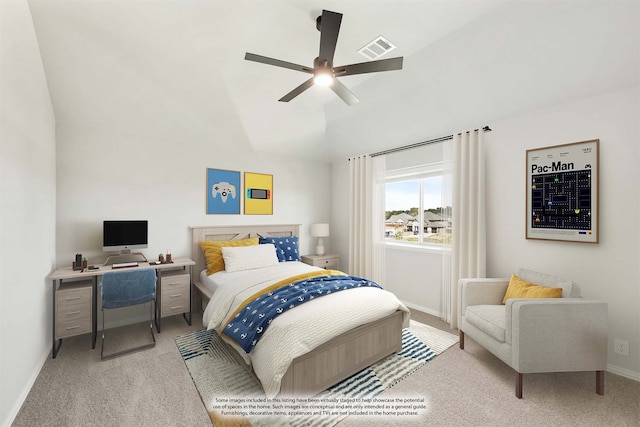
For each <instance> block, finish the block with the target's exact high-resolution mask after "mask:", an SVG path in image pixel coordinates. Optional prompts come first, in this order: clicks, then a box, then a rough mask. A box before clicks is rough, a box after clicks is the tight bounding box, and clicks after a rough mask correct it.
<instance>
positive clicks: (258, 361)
mask: <svg viewBox="0 0 640 427" xmlns="http://www.w3.org/2000/svg"><path fill="white" fill-rule="evenodd" d="M317 269H318V268H317V267H311V266H309V265H307V264H303V263H301V262H282V263H280V264H279V265H277V266H273V267H266V268H260V269H255V270H245V271H238V272H234V273H226V272H224V271H221V272H219V273H215V274H213V275H211V276H210V277H209V278H210V279H211V280H214V281H215V282H216V284H217V286H218V287H217V290H216V292H215V293H214V294H213V297H212V298H211V300H210V301H209V304H208V305H207V308H206V309H205V312H204V316H203V324H204V325H205V326H206V327H207V328H208V329H215V330H216V331H220V330H222V329H223V328H224V325H225V323H226V322H225V321H226V320H227V319H228V318H229V316H230V315H231V314H232V313H233V312H234V311H235V309H236V308H237V307H238V306H239V305H240V304H242V302H243V301H244V300H245V299H247V298H248V297H250V296H251V295H253V294H255V293H256V292H258V291H260V290H261V289H264V288H266V287H267V286H269V285H272V284H274V283H276V282H279V281H281V280H284V279H286V278H288V277H291V276H295V275H297V274H301V273H305V272H307V271H310V270H317ZM396 310H402V311H404V312H405V314H404V327H408V325H409V310H408V309H407V307H406V306H405V305H404V304H403V303H402V302H400V300H398V298H396V296H395V295H393V294H392V293H390V292H388V291H384V290H381V289H378V288H371V287H366V288H356V289H351V290H346V291H342V292H337V293H334V294H330V295H326V296H323V297H322V298H317V299H315V300H313V301H310V302H307V303H305V304H303V305H301V306H299V307H296V308H294V309H291V310H289V311H286V312H285V313H283V314H281V315H280V316H278V317H277V318H276V319H275V320H274V321H273V323H272V324H271V325H270V326H269V328H268V329H267V331H266V332H265V333H264V335H263V337H262V339H261V340H260V341H259V342H258V344H257V345H256V346H255V348H254V349H253V351H252V352H251V353H250V354H249V355H247V354H246V353H244V351H243V350H242V349H241V348H240V347H239V346H238V347H237V350H238V352H239V353H240V354H241V355H243V357H244V358H245V361H246V362H247V364H251V365H252V366H253V370H254V372H255V374H256V375H257V377H258V378H259V379H260V381H261V382H262V386H263V388H264V391H265V393H266V395H267V397H268V398H270V399H271V398H273V397H275V396H276V395H277V394H278V393H279V392H280V383H281V381H282V377H283V376H284V374H285V373H286V371H287V369H288V368H289V365H290V364H291V362H292V361H293V360H294V359H295V358H296V357H298V356H301V355H303V354H305V353H308V352H309V351H311V350H313V349H314V348H316V347H318V346H319V345H321V344H323V343H325V342H327V341H329V340H330V339H332V338H334V337H336V336H338V335H340V334H342V333H344V332H346V331H348V330H350V329H353V328H355V327H357V326H360V325H363V324H365V323H369V322H372V321H375V320H378V319H382V318H383V317H386V316H388V315H390V314H392V313H393V312H395V311H396Z"/></svg>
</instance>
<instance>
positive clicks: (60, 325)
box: [56, 316, 91, 340]
mask: <svg viewBox="0 0 640 427" xmlns="http://www.w3.org/2000/svg"><path fill="white" fill-rule="evenodd" d="M89 332H91V316H89V317H80V318H75V319H58V318H56V339H57V340H59V339H62V338H67V337H73V336H75V335H82V334H86V333H89Z"/></svg>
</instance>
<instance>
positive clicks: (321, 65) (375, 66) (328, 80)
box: [244, 10, 402, 105]
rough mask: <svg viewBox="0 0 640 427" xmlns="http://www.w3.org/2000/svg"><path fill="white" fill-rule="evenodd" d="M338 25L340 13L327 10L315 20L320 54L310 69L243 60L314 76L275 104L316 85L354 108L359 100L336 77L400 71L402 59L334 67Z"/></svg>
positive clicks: (252, 58)
mask: <svg viewBox="0 0 640 427" xmlns="http://www.w3.org/2000/svg"><path fill="white" fill-rule="evenodd" d="M341 22H342V14H341V13H336V12H331V11H328V10H323V11H322V15H321V16H318V18H317V19H316V28H317V29H318V31H320V53H319V54H318V57H317V58H316V59H314V61H313V68H310V67H306V66H304V65H298V64H294V63H291V62H286V61H281V60H279V59H273V58H269V57H266V56H262V55H256V54H254V53H249V52H247V53H246V54H245V56H244V59H246V60H248V61H255V62H261V63H263V64H268V65H275V66H276V67H282V68H288V69H290V70H295V71H301V72H303V73H307V74H312V75H313V76H312V77H311V78H310V79H309V80H307V81H305V82H304V83H302V84H301V85H300V86H298V87H297V88H295V89H293V90H292V91H291V92H289V93H288V94H286V95H285V96H283V97H282V98H280V99H279V100H278V101H281V102H289V101H291V100H292V99H293V98H295V97H296V96H298V95H300V94H301V93H302V92H304V91H305V90H307V89H309V88H310V87H311V86H313V85H314V84H318V85H324V86H329V87H330V88H331V90H333V91H334V92H335V93H336V94H337V95H338V96H339V97H340V98H342V100H343V101H344V102H346V103H347V104H348V105H353V104H355V103H357V102H358V101H359V99H358V98H357V97H356V96H355V95H354V94H353V92H351V91H350V90H349V89H347V87H346V86H345V85H343V84H342V83H341V82H340V81H339V80H338V79H337V78H338V77H344V76H351V75H354V74H365V73H375V72H379V71H393V70H401V69H402V57H397V58H389V59H381V60H378V61H370V62H361V63H358V64H351V65H342V66H339V67H334V66H333V55H334V53H335V50H336V44H337V42H338V32H339V31H340V23H341Z"/></svg>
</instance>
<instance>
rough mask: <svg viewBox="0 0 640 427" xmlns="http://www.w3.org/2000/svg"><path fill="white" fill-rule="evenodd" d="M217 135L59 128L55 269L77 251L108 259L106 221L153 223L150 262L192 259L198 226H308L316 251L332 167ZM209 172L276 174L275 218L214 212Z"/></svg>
mask: <svg viewBox="0 0 640 427" xmlns="http://www.w3.org/2000/svg"><path fill="white" fill-rule="evenodd" d="M220 129H221V130H220V132H221V134H220V135H215V136H211V135H205V134H203V135H195V136H193V137H191V138H185V139H182V140H175V139H173V138H171V139H167V138H164V139H163V138H162V136H159V135H156V134H144V133H140V134H138V135H131V134H119V133H116V132H109V131H108V130H105V129H97V130H87V129H77V128H72V127H70V126H67V125H66V124H64V123H62V124H61V123H59V124H58V127H57V133H56V135H57V159H58V160H57V164H58V179H57V185H58V187H57V192H58V209H57V216H58V219H57V231H58V238H57V244H56V261H57V264H58V265H67V264H70V263H71V261H72V260H73V255H74V254H75V253H77V252H80V253H82V254H83V255H85V256H87V258H88V261H89V263H90V264H91V263H98V262H103V261H104V260H105V258H106V257H107V255H108V254H106V253H104V252H103V251H102V221H103V220H104V219H146V220H148V221H149V248H148V249H143V250H142V251H141V252H143V253H144V254H145V255H146V256H147V258H149V259H156V258H157V255H158V253H160V252H162V253H164V252H166V250H167V249H171V253H172V255H173V256H174V257H181V256H185V257H190V256H191V234H190V231H189V228H188V227H189V226H200V225H228V224H283V223H295V224H302V231H301V249H302V252H303V254H306V253H310V252H311V251H312V250H311V247H312V244H313V241H312V239H311V238H310V237H309V234H308V233H309V225H310V224H311V223H313V222H318V221H323V222H326V221H328V220H329V206H328V203H327V200H328V199H329V188H330V187H329V182H330V175H329V164H328V163H321V162H304V161H300V160H297V159H290V158H283V157H278V156H270V155H266V154H264V153H258V152H255V151H253V150H252V149H251V148H250V147H241V148H236V147H233V146H231V147H227V146H226V145H225V144H222V143H220V142H208V141H212V140H213V141H227V140H230V138H231V136H229V135H225V133H231V132H232V131H234V130H233V129H226V128H224V127H222V126H221V127H220ZM202 141H207V142H206V143H203V142H202ZM207 168H218V169H227V170H234V171H240V172H241V173H242V172H257V173H265V174H272V175H273V185H274V191H273V203H274V206H273V215H244V214H241V215H207V214H206V198H205V196H206V170H207ZM239 196H240V197H241V195H239Z"/></svg>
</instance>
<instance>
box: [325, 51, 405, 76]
mask: <svg viewBox="0 0 640 427" xmlns="http://www.w3.org/2000/svg"><path fill="white" fill-rule="evenodd" d="M393 70H402V57H401V56H399V57H397V58H389V59H380V60H378V61H370V62H360V63H358V64H350V65H343V66H340V67H334V68H333V73H334V75H335V76H336V77H338V76H339V77H343V76H351V75H354V74H365V73H377V72H379V71H393Z"/></svg>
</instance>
